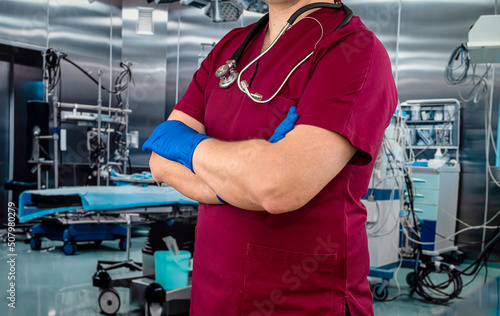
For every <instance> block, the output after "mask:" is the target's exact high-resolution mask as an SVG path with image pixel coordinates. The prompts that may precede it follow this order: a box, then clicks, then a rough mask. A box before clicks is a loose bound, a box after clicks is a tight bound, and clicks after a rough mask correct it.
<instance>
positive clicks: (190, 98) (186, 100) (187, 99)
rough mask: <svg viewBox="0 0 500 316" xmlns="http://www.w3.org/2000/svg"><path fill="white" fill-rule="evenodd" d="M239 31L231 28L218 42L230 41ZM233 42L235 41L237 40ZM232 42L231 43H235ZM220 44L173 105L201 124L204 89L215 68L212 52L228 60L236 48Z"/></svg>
mask: <svg viewBox="0 0 500 316" xmlns="http://www.w3.org/2000/svg"><path fill="white" fill-rule="evenodd" d="M241 32H242V30H241V29H233V30H231V31H230V32H229V33H227V34H226V35H225V36H224V37H223V38H222V39H221V40H220V43H231V40H232V39H233V38H234V37H235V36H237V35H238V33H241ZM233 42H234V43H237V42H238V41H233ZM234 43H233V44H232V45H236V44H234ZM220 46H221V45H216V46H215V47H214V48H213V49H212V51H211V52H210V53H209V54H208V56H207V57H206V58H205V59H204V60H203V62H202V63H201V66H200V68H199V69H198V70H197V71H196V72H195V73H194V75H193V79H192V80H191V83H190V84H189V87H188V89H187V90H186V92H185V93H184V95H183V96H182V98H181V99H180V101H179V102H178V103H177V104H176V105H175V107H174V109H175V110H179V111H182V112H184V113H186V114H188V115H189V116H191V117H193V118H194V119H196V120H197V121H199V122H200V123H202V124H203V123H204V116H205V106H204V100H205V91H206V90H207V86H208V83H209V82H210V79H213V78H214V74H215V69H213V67H212V65H213V59H214V54H215V55H217V56H219V55H220V57H222V58H225V59H224V60H228V59H229V57H230V54H232V52H233V51H234V50H236V48H234V47H232V46H231V44H230V45H225V46H229V47H225V46H224V45H223V46H224V47H222V48H221V47H220ZM224 55H226V56H224Z"/></svg>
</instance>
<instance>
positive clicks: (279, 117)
mask: <svg viewBox="0 0 500 316" xmlns="http://www.w3.org/2000/svg"><path fill="white" fill-rule="evenodd" d="M248 100H250V99H249V98H248ZM250 102H253V101H250ZM260 106H265V105H262V104H261V105H260ZM292 106H297V101H294V100H291V99H287V98H284V97H282V96H279V95H278V96H276V97H275V98H274V99H273V100H272V101H271V102H269V103H268V104H267V107H268V109H267V113H266V123H265V127H263V128H262V130H260V131H259V135H258V138H263V139H269V138H271V136H273V133H274V130H275V129H276V127H278V125H279V124H280V123H281V122H282V121H283V120H284V119H285V117H286V115H287V113H288V110H289V109H290V108H291V107H292Z"/></svg>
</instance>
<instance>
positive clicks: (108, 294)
mask: <svg viewBox="0 0 500 316" xmlns="http://www.w3.org/2000/svg"><path fill="white" fill-rule="evenodd" d="M120 305H121V302H120V295H119V294H118V292H117V291H116V290H115V289H101V290H100V291H99V307H100V308H101V312H102V313H103V314H106V315H114V314H116V312H118V310H119V309H120Z"/></svg>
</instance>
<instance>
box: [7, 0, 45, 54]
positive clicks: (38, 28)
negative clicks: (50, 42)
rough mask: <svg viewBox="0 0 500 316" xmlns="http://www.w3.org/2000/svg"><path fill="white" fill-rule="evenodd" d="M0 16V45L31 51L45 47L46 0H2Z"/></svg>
mask: <svg viewBox="0 0 500 316" xmlns="http://www.w3.org/2000/svg"><path fill="white" fill-rule="evenodd" d="M0 16H1V19H0V43H3V44H6V45H11V46H18V47H24V48H31V49H37V48H43V47H45V44H46V42H47V25H48V24H47V23H48V0H24V1H18V0H2V1H0Z"/></svg>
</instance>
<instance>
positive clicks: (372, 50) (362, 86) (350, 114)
mask: <svg viewBox="0 0 500 316" xmlns="http://www.w3.org/2000/svg"><path fill="white" fill-rule="evenodd" d="M374 36H375V35H374V34H373V33H372V34H371V36H370V37H371V39H372V46H371V54H370V61H369V62H368V65H367V67H366V70H365V74H364V78H363V83H361V85H360V87H359V90H358V92H357V93H356V97H355V98H354V100H353V102H352V106H351V111H350V113H349V118H348V119H347V124H346V128H349V130H350V131H352V128H351V127H350V125H351V124H350V122H351V118H352V115H353V112H354V108H355V106H356V105H357V102H358V97H359V94H360V93H361V91H363V89H364V87H365V84H366V79H367V78H368V73H369V71H370V69H371V67H372V63H373V52H374V50H375V49H374V46H375V39H374ZM351 133H353V131H352V132H351Z"/></svg>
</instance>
